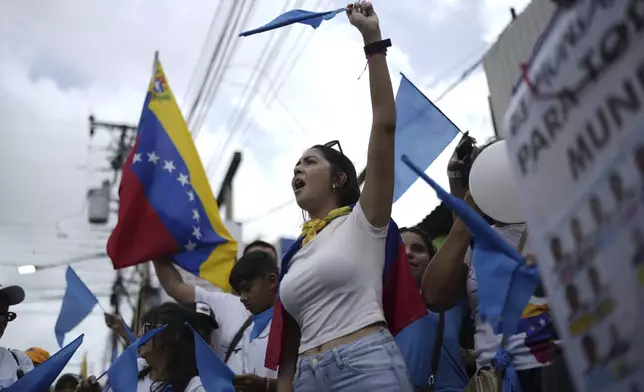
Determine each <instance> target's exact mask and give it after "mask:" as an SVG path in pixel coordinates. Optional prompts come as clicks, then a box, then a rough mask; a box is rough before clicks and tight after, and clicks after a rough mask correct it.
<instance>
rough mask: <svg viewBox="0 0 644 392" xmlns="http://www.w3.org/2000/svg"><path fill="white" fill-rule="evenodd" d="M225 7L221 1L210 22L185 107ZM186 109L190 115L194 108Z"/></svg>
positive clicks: (189, 82)
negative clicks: (222, 9)
mask: <svg viewBox="0 0 644 392" xmlns="http://www.w3.org/2000/svg"><path fill="white" fill-rule="evenodd" d="M223 5H224V1H219V3H218V4H217V7H216V8H215V12H214V14H213V16H212V19H211V21H210V26H209V27H208V32H207V33H206V39H205V40H204V43H203V46H202V48H201V51H200V52H199V57H198V58H197V62H196V63H195V67H194V70H193V71H192V75H191V76H190V80H188V86H187V87H186V92H185V94H184V95H183V102H184V105H185V103H186V102H188V97H189V94H190V91H191V90H192V88H193V86H194V84H195V83H196V80H197V77H198V75H199V74H200V71H199V69H200V68H201V66H200V65H201V64H202V63H204V62H205V61H206V56H207V52H208V42H209V39H210V37H212V36H214V33H215V29H216V28H217V27H218V25H219V24H218V17H219V14H220V12H221V8H222V7H223ZM205 76H206V75H205V73H204V76H203V77H202V78H201V79H202V83H203V78H205ZM186 109H187V108H184V113H186V112H187V113H189V112H191V111H192V110H193V109H192V108H190V109H189V110H186Z"/></svg>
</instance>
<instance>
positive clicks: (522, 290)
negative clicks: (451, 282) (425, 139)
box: [402, 155, 539, 338]
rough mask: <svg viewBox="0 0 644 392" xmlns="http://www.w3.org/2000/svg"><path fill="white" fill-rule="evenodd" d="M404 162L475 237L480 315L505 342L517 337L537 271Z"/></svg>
mask: <svg viewBox="0 0 644 392" xmlns="http://www.w3.org/2000/svg"><path fill="white" fill-rule="evenodd" d="M402 161H403V162H404V163H405V164H406V165H407V166H409V168H410V169H411V170H412V171H414V172H415V173H416V174H417V175H418V176H419V177H420V178H422V179H423V180H425V182H427V183H428V184H429V186H431V187H432V188H433V189H434V191H436V195H437V196H438V198H439V199H441V200H442V201H443V202H444V203H445V205H446V206H448V207H449V208H450V209H451V210H452V211H454V213H456V215H458V217H459V218H460V219H461V220H462V221H463V223H465V225H466V226H467V228H468V230H469V231H470V234H471V235H472V237H474V244H475V245H474V249H473V252H472V262H473V263H474V269H475V271H476V283H477V285H478V293H477V295H478V301H479V313H480V314H481V319H483V320H486V321H489V322H490V324H491V325H492V326H493V327H494V329H495V332H496V333H502V334H503V337H504V338H507V337H509V336H511V335H514V333H515V332H516V329H517V325H518V324H519V319H520V317H521V313H522V312H523V309H525V307H526V306H527V305H528V301H529V300H530V297H531V296H532V295H533V294H534V291H535V290H536V288H537V286H538V285H539V274H538V273H537V269H536V267H529V266H527V265H525V263H524V259H523V256H522V255H521V254H520V253H519V252H518V251H517V250H516V249H515V248H513V247H512V246H510V245H509V244H508V243H507V242H506V241H505V240H504V239H503V238H501V236H499V235H498V234H497V233H496V232H495V231H494V230H493V229H492V228H491V227H490V226H489V225H488V223H487V222H486V221H485V220H484V219H483V218H482V217H481V216H480V215H479V214H477V213H476V212H475V211H474V210H472V209H471V208H470V206H468V205H467V203H466V202H465V201H463V200H461V199H458V198H456V197H454V196H452V195H450V194H449V193H447V192H446V191H445V190H444V189H443V188H441V187H440V185H438V184H437V183H436V182H434V181H433V180H432V179H431V178H429V177H428V176H427V175H426V174H425V173H424V172H423V170H422V169H420V168H419V167H418V166H416V165H415V164H414V163H413V162H412V161H411V160H410V159H409V157H407V156H406V155H403V156H402Z"/></svg>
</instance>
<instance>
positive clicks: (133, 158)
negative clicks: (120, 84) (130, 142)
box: [132, 152, 141, 164]
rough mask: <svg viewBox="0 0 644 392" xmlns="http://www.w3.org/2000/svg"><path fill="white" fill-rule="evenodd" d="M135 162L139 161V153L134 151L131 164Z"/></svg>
mask: <svg viewBox="0 0 644 392" xmlns="http://www.w3.org/2000/svg"><path fill="white" fill-rule="evenodd" d="M137 162H141V153H140V152H137V153H135V154H134V156H133V157H132V164H135V163H137Z"/></svg>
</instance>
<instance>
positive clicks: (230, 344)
mask: <svg viewBox="0 0 644 392" xmlns="http://www.w3.org/2000/svg"><path fill="white" fill-rule="evenodd" d="M154 267H155V269H156V273H157V276H158V278H159V282H160V283H161V286H162V287H163V289H164V290H165V291H166V292H167V293H168V294H169V295H170V296H171V297H172V298H174V299H175V300H176V301H177V302H181V303H187V304H189V303H193V302H205V303H207V304H208V305H209V306H210V307H211V308H212V310H213V312H214V314H215V318H216V320H217V323H218V324H219V329H217V330H216V334H217V336H216V338H217V341H218V346H219V347H218V350H217V351H219V352H220V353H221V354H222V356H223V359H224V361H225V362H226V363H227V364H228V366H229V367H230V368H231V370H232V371H233V372H235V374H236V375H237V376H236V377H235V387H236V388H237V389H239V390H242V391H248V392H255V391H257V392H264V391H275V390H276V385H275V380H274V379H275V378H277V372H275V371H272V370H270V369H267V368H266V367H265V366H264V359H265V356H266V345H267V343H268V333H269V331H270V325H271V320H272V316H273V305H274V303H275V298H276V295H277V284H278V270H277V265H276V263H275V260H274V259H273V257H271V256H270V255H268V254H267V253H265V252H249V253H247V254H245V255H244V256H242V257H241V258H240V259H239V260H238V261H237V263H235V266H234V267H233V269H232V271H231V273H230V284H231V286H232V288H233V290H235V292H237V293H239V297H237V296H235V295H232V294H227V293H220V292H210V291H207V290H204V289H202V288H200V287H197V286H194V285H191V284H189V283H186V282H184V281H183V280H182V278H181V275H180V274H179V271H177V269H176V268H175V266H174V265H173V264H172V263H170V262H168V261H155V262H154Z"/></svg>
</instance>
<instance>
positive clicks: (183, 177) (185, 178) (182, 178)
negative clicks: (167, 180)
mask: <svg viewBox="0 0 644 392" xmlns="http://www.w3.org/2000/svg"><path fill="white" fill-rule="evenodd" d="M177 181H179V182H180V183H181V185H182V186H186V185H188V176H186V175H185V174H183V173H179V178H177Z"/></svg>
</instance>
